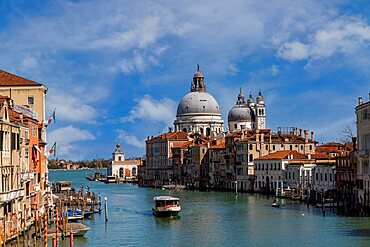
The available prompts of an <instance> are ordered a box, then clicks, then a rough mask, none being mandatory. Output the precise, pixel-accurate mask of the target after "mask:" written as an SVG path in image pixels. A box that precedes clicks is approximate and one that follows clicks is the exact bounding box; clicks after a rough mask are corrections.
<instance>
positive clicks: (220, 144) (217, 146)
mask: <svg viewBox="0 0 370 247" xmlns="http://www.w3.org/2000/svg"><path fill="white" fill-rule="evenodd" d="M211 148H213V149H223V148H225V142H221V143H219V144H216V145H212V146H211Z"/></svg>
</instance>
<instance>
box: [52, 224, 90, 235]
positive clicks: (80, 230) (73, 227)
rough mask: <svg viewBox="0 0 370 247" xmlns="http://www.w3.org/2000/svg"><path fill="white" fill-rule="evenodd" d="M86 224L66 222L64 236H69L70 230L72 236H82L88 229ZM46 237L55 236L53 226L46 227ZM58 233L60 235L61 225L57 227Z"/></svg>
mask: <svg viewBox="0 0 370 247" xmlns="http://www.w3.org/2000/svg"><path fill="white" fill-rule="evenodd" d="M89 229H90V228H88V227H87V226H85V225H84V224H81V223H67V233H66V237H69V235H70V233H71V232H72V233H73V235H74V236H76V237H77V236H83V235H85V233H86V232H87V231H88V230H89ZM47 235H48V237H53V236H55V227H52V228H48V230H47ZM58 235H59V236H62V232H61V227H59V231H58Z"/></svg>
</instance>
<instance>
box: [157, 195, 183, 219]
mask: <svg viewBox="0 0 370 247" xmlns="http://www.w3.org/2000/svg"><path fill="white" fill-rule="evenodd" d="M153 201H154V207H153V208H152V210H153V214H154V215H155V216H158V217H172V216H177V215H178V214H179V212H180V211H181V206H180V203H179V201H180V199H179V198H176V197H171V196H157V197H154V199H153Z"/></svg>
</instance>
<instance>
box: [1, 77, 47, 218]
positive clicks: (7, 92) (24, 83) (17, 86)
mask: <svg viewBox="0 0 370 247" xmlns="http://www.w3.org/2000/svg"><path fill="white" fill-rule="evenodd" d="M46 93H47V88H46V87H45V86H44V85H43V84H41V83H38V82H35V81H32V80H29V79H26V78H23V77H20V76H17V75H14V74H11V73H9V72H6V71H4V70H0V95H4V96H7V97H9V98H11V99H12V101H13V105H14V106H15V110H17V111H21V112H24V111H22V108H23V109H24V106H25V107H27V108H29V109H30V112H32V115H33V117H34V118H36V119H37V126H34V125H32V126H31V129H30V130H29V131H30V132H29V134H30V135H32V136H34V137H35V138H37V139H38V140H37V141H36V142H35V143H34V144H33V145H32V146H31V150H30V152H29V155H30V156H31V159H32V164H33V165H34V171H35V174H34V176H35V178H34V186H33V188H34V190H35V191H39V193H36V194H39V196H36V199H35V201H34V202H33V203H32V207H33V209H34V210H35V214H36V215H38V216H39V215H41V214H42V213H43V212H44V210H45V208H46V207H48V206H49V205H50V203H51V187H50V185H49V182H48V170H47V157H46V155H45V150H46V149H47V148H46V144H47V143H46V123H47V121H46V120H45V97H46ZM17 106H19V107H17Z"/></svg>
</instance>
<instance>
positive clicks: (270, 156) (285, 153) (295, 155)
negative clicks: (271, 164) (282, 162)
mask: <svg viewBox="0 0 370 247" xmlns="http://www.w3.org/2000/svg"><path fill="white" fill-rule="evenodd" d="M290 154H292V155H293V159H306V155H304V154H302V153H299V152H297V151H295V150H285V151H278V152H275V153H271V154H268V155H264V156H261V157H259V158H257V159H256V160H275V159H287V158H288V156H289V155H290Z"/></svg>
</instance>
